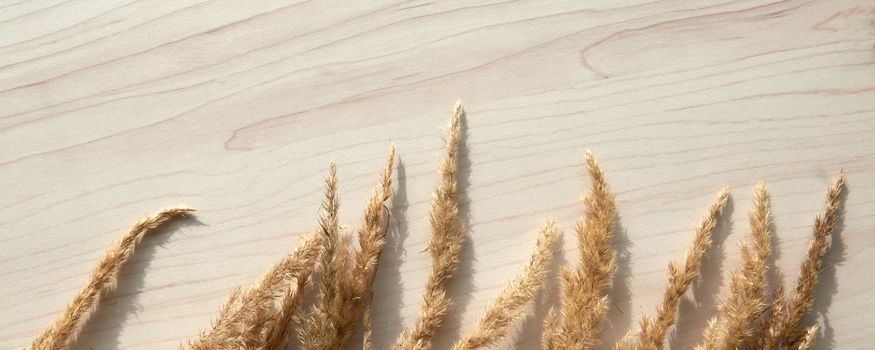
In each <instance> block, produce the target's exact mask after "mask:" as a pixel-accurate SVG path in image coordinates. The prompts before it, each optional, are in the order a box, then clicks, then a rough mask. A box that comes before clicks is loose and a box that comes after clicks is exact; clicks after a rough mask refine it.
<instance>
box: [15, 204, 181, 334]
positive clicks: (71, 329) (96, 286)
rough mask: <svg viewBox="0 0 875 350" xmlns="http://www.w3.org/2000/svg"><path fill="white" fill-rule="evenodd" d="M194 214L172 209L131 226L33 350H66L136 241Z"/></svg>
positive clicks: (114, 279) (132, 252) (92, 271)
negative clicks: (169, 222)
mask: <svg viewBox="0 0 875 350" xmlns="http://www.w3.org/2000/svg"><path fill="white" fill-rule="evenodd" d="M192 212H194V209H190V208H172V209H165V210H162V211H160V212H159V213H158V214H155V215H153V216H149V217H146V218H144V219H142V220H140V221H139V222H137V223H136V224H134V225H133V226H131V228H130V230H128V232H127V233H126V234H125V235H124V236H122V239H121V240H119V241H118V242H116V243H115V245H113V246H112V247H111V248H110V249H109V250H107V252H106V254H104V256H103V257H102V258H101V259H100V261H99V262H98V263H97V265H96V266H95V267H94V269H93V270H91V276H90V277H89V279H88V282H87V283H85V285H84V286H82V289H80V290H79V292H78V293H77V294H76V296H75V297H73V300H72V301H71V302H70V304H68V305H67V307H66V308H65V309H64V311H63V312H62V313H61V314H60V315H58V318H57V319H55V321H54V322H53V323H52V325H51V326H49V328H47V329H46V330H45V331H43V333H42V334H40V335H39V336H38V337H37V338H36V339H34V340H33V342H32V343H31V345H30V347H31V349H34V350H56V349H57V350H60V349H66V348H67V346H68V344H69V342H70V341H72V340H73V339H75V338H76V336H77V335H78V333H79V331H80V330H81V328H82V325H83V324H84V323H85V320H86V319H87V317H88V314H89V313H90V312H91V310H92V309H93V308H94V307H95V305H97V303H98V299H99V297H100V294H101V293H103V291H105V290H106V289H107V288H108V287H109V286H111V285H113V284H114V283H115V282H116V280H117V279H118V274H119V270H120V269H121V266H122V264H124V263H125V261H127V260H128V258H130V257H131V256H132V255H133V254H134V248H135V247H136V245H137V243H138V242H139V238H140V237H142V236H144V235H146V234H148V233H149V232H152V231H154V230H155V229H157V228H158V227H159V226H161V225H163V224H165V223H167V222H168V221H170V220H172V219H175V218H180V217H185V216H188V215H190V214H191V213H192Z"/></svg>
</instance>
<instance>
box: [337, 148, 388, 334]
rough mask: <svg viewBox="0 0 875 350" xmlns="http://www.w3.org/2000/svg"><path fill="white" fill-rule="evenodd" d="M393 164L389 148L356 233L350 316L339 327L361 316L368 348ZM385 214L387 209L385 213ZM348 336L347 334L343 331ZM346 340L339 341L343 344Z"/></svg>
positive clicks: (350, 326)
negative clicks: (356, 246)
mask: <svg viewBox="0 0 875 350" xmlns="http://www.w3.org/2000/svg"><path fill="white" fill-rule="evenodd" d="M394 165H395V146H394V145H393V146H392V148H391V149H389V155H388V156H387V157H386V166H385V167H384V168H383V171H382V172H380V189H379V190H377V189H376V188H375V189H374V191H373V194H372V196H371V198H370V199H369V200H368V204H367V207H366V208H365V215H364V219H363V220H362V225H361V227H360V228H359V230H358V241H359V250H358V251H357V252H356V253H355V255H354V256H355V265H354V266H353V273H352V278H353V288H354V290H355V295H356V298H354V299H353V300H350V301H349V302H352V303H353V314H352V315H349V317H348V318H347V319H346V321H347V322H346V324H345V325H343V326H342V327H344V328H349V329H351V328H352V326H353V323H354V322H355V320H356V319H357V317H358V315H360V314H362V315H363V316H362V330H363V332H364V334H363V337H364V339H363V340H362V346H363V347H364V348H366V349H367V348H370V346H371V345H370V344H371V338H372V334H371V332H372V326H371V299H372V298H373V286H374V278H375V277H376V275H377V263H378V262H379V260H380V253H382V251H383V246H384V245H385V244H386V231H387V228H388V220H389V218H388V215H383V211H384V208H386V202H388V201H389V197H391V196H392V169H393V166H394ZM385 211H386V212H388V209H387V210H385ZM345 334H349V332H345ZM345 341H346V337H344V338H343V339H339V342H340V344H344V343H345Z"/></svg>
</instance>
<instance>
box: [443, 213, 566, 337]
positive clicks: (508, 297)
mask: <svg viewBox="0 0 875 350" xmlns="http://www.w3.org/2000/svg"><path fill="white" fill-rule="evenodd" d="M555 241H556V223H555V222H554V221H553V220H550V221H548V222H547V223H546V224H545V225H544V227H543V228H541V231H540V232H539V233H538V240H537V243H536V244H535V251H534V252H533V253H532V256H531V258H530V259H529V262H528V264H527V265H526V266H525V267H524V268H523V270H522V271H521V272H520V273H519V274H518V275H517V277H516V278H514V279H513V281H511V282H510V284H508V285H507V286H506V287H505V288H504V290H502V291H501V294H499V295H498V297H497V298H496V299H495V301H493V302H492V305H490V306H489V307H488V308H487V309H486V312H484V313H483V316H481V317H480V320H479V321H478V323H477V327H476V328H475V329H474V330H472V331H471V332H469V333H468V334H466V335H465V336H463V337H462V339H461V340H459V342H457V343H456V345H455V346H454V347H453V350H474V349H480V348H484V347H488V346H490V345H494V344H495V343H496V342H498V341H499V340H501V338H503V337H504V336H505V335H506V334H507V328H508V327H509V326H510V325H511V323H513V322H515V321H516V320H518V319H519V318H520V317H522V315H523V311H525V306H526V305H527V304H528V303H529V302H530V301H531V300H532V298H534V297H535V294H536V293H537V292H538V290H540V289H541V287H542V286H543V285H544V279H545V278H546V276H547V270H548V269H549V267H550V260H551V259H552V258H553V252H552V246H553V243H554V242H555Z"/></svg>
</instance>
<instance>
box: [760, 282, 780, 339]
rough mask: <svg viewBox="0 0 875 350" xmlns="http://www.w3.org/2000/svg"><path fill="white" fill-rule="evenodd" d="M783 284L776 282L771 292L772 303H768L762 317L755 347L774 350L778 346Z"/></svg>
mask: <svg viewBox="0 0 875 350" xmlns="http://www.w3.org/2000/svg"><path fill="white" fill-rule="evenodd" d="M784 298H785V294H784V286H782V285H781V284H778V287H777V288H775V291H774V292H772V303H771V304H769V307H768V309H767V310H766V311H767V312H765V314H766V315H765V317H764V319H763V326H762V331H761V332H760V334H759V336H758V338H757V342H756V344H757V348H758V349H762V350H774V349H777V348H778V338H780V336H781V322H783V320H784V313H785V312H786V310H785V309H784Z"/></svg>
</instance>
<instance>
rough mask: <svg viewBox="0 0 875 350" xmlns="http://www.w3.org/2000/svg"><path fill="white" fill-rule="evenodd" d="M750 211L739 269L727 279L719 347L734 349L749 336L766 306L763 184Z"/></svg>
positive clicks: (765, 200)
mask: <svg viewBox="0 0 875 350" xmlns="http://www.w3.org/2000/svg"><path fill="white" fill-rule="evenodd" d="M753 203H754V206H753V208H752V209H751V211H750V215H749V224H748V232H749V235H750V242H749V243H748V242H744V243H742V244H741V249H740V250H741V258H742V261H741V266H740V267H739V269H738V270H737V271H734V272H733V273H732V276H731V280H730V287H729V288H730V289H729V295H727V296H726V297H725V300H723V302H722V304H721V305H720V315H721V317H722V318H723V322H722V323H721V326H720V330H719V337H720V348H721V349H736V348H738V347H739V346H740V345H741V344H742V342H744V341H745V339H747V337H749V336H750V335H751V334H752V333H753V328H754V325H755V324H756V321H757V319H758V318H759V316H760V314H761V312H762V310H763V308H764V307H765V282H766V263H767V260H768V258H769V253H770V252H771V233H770V225H771V219H770V215H771V214H770V212H769V199H768V192H767V190H766V186H765V184H763V183H762V182H760V183H758V184H757V187H756V194H755V195H754V198H753Z"/></svg>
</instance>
